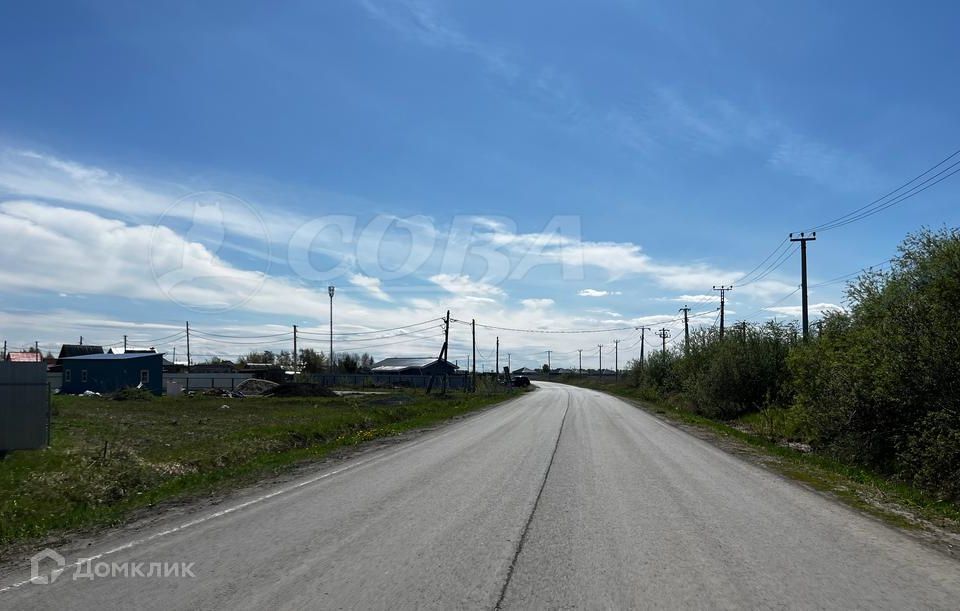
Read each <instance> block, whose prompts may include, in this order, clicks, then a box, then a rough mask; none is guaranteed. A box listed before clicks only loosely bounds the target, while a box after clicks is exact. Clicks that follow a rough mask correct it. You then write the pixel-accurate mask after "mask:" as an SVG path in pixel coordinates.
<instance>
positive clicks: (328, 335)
mask: <svg viewBox="0 0 960 611" xmlns="http://www.w3.org/2000/svg"><path fill="white" fill-rule="evenodd" d="M435 322H443V319H442V318H431V319H430V320H424V321H422V322H417V323H413V324H410V325H403V326H401V327H390V328H388V329H372V330H370V331H343V332H337V333H334V334H333V336H334V337H337V336H339V335H369V334H371V333H386V332H387V331H399V330H401V329H410V328H412V327H420V326H423V325H428V324H430V323H435ZM297 334H298V335H305V336H306V335H320V336H323V337H330V333H324V332H314V331H298V332H297Z"/></svg>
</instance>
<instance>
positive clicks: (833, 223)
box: [809, 149, 960, 232]
mask: <svg viewBox="0 0 960 611" xmlns="http://www.w3.org/2000/svg"><path fill="white" fill-rule="evenodd" d="M957 155H960V149H958V150H956V151H954V152H953V153H951V154H950V155H948V156H947V157H945V158H944V159H942V160H941V161H939V162H938V163H937V164H936V165H934V166H932V167H930V168H929V169H927V170H926V171H924V172H923V173H921V174H919V175H917V176H915V177H914V178H912V179H910V180H908V181H907V182H905V183H903V184H902V185H900V186H899V187H897V188H896V189H894V190H893V191H890V192H889V193H887V194H885V195H882V196H881V197H878V198H877V199H875V200H873V201H872V202H870V203H868V204H865V205H863V206H860V207H859V208H857V209H856V210H853V211H851V212H848V213H846V214H844V215H843V216H838V217H837V218H835V219H832V220H830V221H827V222H826V223H821V224H820V225H817V226H816V227H811V228H810V229H809V231H811V232H813V231H821V232H823V231H829V230H830V229H836V228H837V227H842V226H844V225H848V224H850V223H853V222H855V221H858V220H860V219H863V218H867V217H868V216H872V215H874V214H876V213H877V212H880V211H882V210H886V209H887V208H889V207H890V206H893V205H896V204H898V203H900V202H902V201H905V200H907V199H910V198H911V197H913V196H914V195H917V194H919V193H922V192H923V191H926V190H927V189H928V188H930V187H932V186H934V185H936V184H937V183H940V182H942V181H943V180H946V179H947V178H949V177H951V176H953V175H954V174H956V173H957V171H960V168H958V170H954V171H953V172H950V173H949V174H947V175H946V176H944V177H943V178H941V179H940V180H937V181H934V182H932V183H931V182H930V181H932V180H933V179H934V178H937V177H938V176H941V175H942V174H943V173H944V172H947V171H948V170H950V169H952V168H955V167H956V166H957V165H960V161H957V162H955V163H953V164H951V165H949V166H948V167H947V168H945V169H943V170H941V171H940V172H938V173H937V174H935V175H933V176H931V177H929V178H927V179H926V180H924V181H923V182H921V183H920V184H919V185H916V186H914V187H912V188H911V189H909V190H908V191H906V192H905V193H901V194H900V195H897V196H896V197H895V198H894V200H892V201H890V202H884V200H886V199H887V198H889V197H890V196H892V195H895V194H896V193H898V192H899V191H902V190H903V189H905V188H907V187H909V186H910V185H912V184H913V183H915V182H917V181H918V180H920V179H921V178H923V177H924V176H926V175H927V174H929V173H930V172H932V171H934V170H936V169H937V168H939V167H940V166H942V165H943V164H945V163H946V162H948V161H950V160H951V159H953V158H954V157H956V156H957ZM928 183H929V184H928ZM924 185H926V186H924ZM920 187H923V188H920Z"/></svg>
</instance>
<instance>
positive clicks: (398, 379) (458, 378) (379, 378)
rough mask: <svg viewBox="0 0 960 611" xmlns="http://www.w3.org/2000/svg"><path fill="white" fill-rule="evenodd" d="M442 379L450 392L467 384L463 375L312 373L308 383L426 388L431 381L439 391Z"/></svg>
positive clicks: (442, 382)
mask: <svg viewBox="0 0 960 611" xmlns="http://www.w3.org/2000/svg"><path fill="white" fill-rule="evenodd" d="M444 378H446V387H447V388H448V389H450V390H462V389H464V388H466V387H467V384H468V383H469V380H468V379H467V376H465V375H448V376H439V375H438V376H429V375H394V374H376V373H314V374H310V376H309V381H310V382H313V383H314V384H319V385H321V386H350V387H358V388H393V387H396V386H400V387H404V388H427V387H429V386H430V385H431V380H432V381H433V388H435V389H441V388H443V384H444Z"/></svg>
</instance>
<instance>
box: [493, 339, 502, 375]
mask: <svg viewBox="0 0 960 611" xmlns="http://www.w3.org/2000/svg"><path fill="white" fill-rule="evenodd" d="M495 366H496V369H494V370H493V371H494V372H495V373H496V374H497V380H500V336H499V335H498V336H497V359H496V365H495Z"/></svg>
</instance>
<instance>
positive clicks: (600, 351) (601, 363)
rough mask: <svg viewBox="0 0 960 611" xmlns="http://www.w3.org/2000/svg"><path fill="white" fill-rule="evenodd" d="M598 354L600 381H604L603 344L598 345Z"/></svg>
mask: <svg viewBox="0 0 960 611" xmlns="http://www.w3.org/2000/svg"><path fill="white" fill-rule="evenodd" d="M597 348H598V350H597V354H598V355H599V358H600V379H601V380H602V379H603V344H597Z"/></svg>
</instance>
